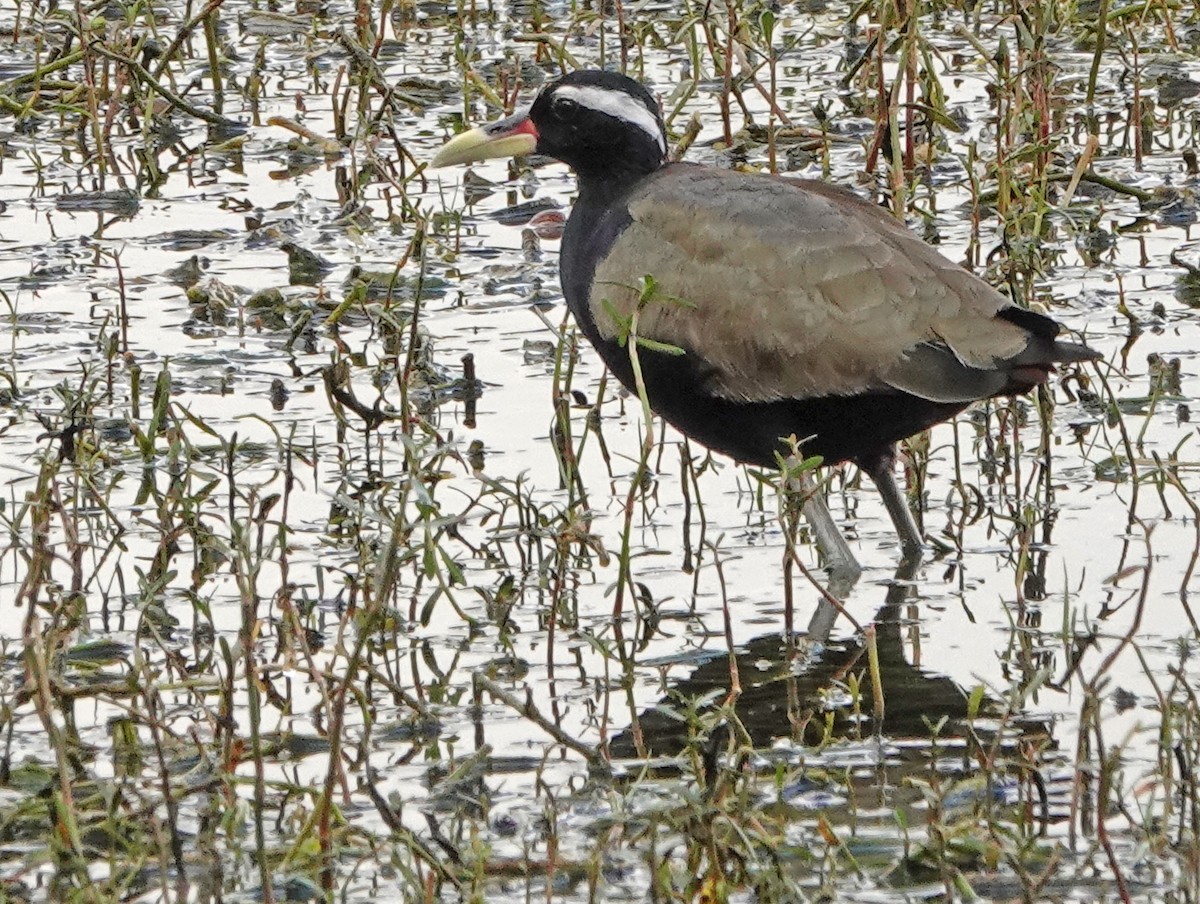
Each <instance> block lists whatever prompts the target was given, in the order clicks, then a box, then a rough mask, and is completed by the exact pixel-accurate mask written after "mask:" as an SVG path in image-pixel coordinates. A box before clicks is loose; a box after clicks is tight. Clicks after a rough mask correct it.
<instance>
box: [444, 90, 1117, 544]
mask: <svg viewBox="0 0 1200 904" xmlns="http://www.w3.org/2000/svg"><path fill="white" fill-rule="evenodd" d="M534 152H536V153H538V154H544V155H546V156H549V157H553V158H555V159H557V160H560V161H562V162H563V163H565V164H567V165H568V166H570V167H571V168H572V169H573V170H575V173H576V174H577V175H578V177H579V199H578V200H577V201H576V202H575V205H574V207H572V209H571V215H570V218H569V219H568V220H567V225H566V230H565V232H564V233H563V237H562V249H561V254H560V257H559V270H560V272H561V276H562V287H563V294H564V295H565V296H566V300H567V305H568V306H569V307H570V310H571V312H572V314H573V315H574V317H575V320H576V322H577V323H578V324H579V327H580V329H581V330H583V332H584V334H585V335H586V336H587V338H588V339H589V340H590V341H591V343H592V345H594V346H595V347H596V350H597V351H598V352H599V353H600V356H601V357H602V358H603V359H604V363H605V364H606V365H608V368H609V369H610V370H611V371H612V372H613V373H614V374H616V376H617V378H618V379H620V381H621V382H622V383H623V384H625V386H626V387H629V388H630V389H631V390H634V391H636V387H635V380H634V374H633V368H632V365H631V361H630V354H629V350H628V348H626V347H625V345H624V343H623V342H622V340H623V339H626V338H628V324H629V321H630V318H631V315H632V314H633V312H634V310H635V309H636V308H638V306H639V303H641V304H642V310H641V311H640V313H639V315H638V326H637V335H638V337H639V338H642V339H648V340H652V341H653V343H655V344H656V345H657V348H656V347H655V345H651V344H647V345H646V346H645V347H639V350H638V358H639V362H640V367H641V371H642V376H643V380H644V385H645V388H646V394H647V396H648V398H649V402H650V406H651V408H652V409H653V410H654V411H655V412H657V413H658V414H659V415H660V416H661V417H663V418H665V419H666V420H667V421H668V422H669V423H671V424H672V425H673V426H675V427H676V428H677V429H678V430H679V431H680V432H682V433H683V434H685V435H687V436H689V437H692V438H693V439H696V440H698V441H699V442H701V443H703V444H704V445H706V446H708V447H709V448H711V449H713V450H715V451H717V452H723V453H725V454H727V455H729V456H731V457H733V458H735V459H736V460H738V461H740V462H745V463H748V464H753V465H759V466H761V467H767V468H773V467H776V466H777V465H778V459H777V455H779V454H783V453H786V451H787V449H788V447H787V445H786V443H785V442H784V438H785V437H789V436H795V437H797V438H799V439H801V440H803V441H804V442H803V444H802V446H801V450H802V452H804V454H806V455H819V456H821V458H822V459H823V462H824V463H825V464H833V463H835V462H841V461H854V462H856V463H857V464H858V465H859V466H860V467H862V468H863V469H864V470H865V471H866V472H867V473H868V474H870V475H871V477H872V479H873V480H874V481H875V484H876V486H877V487H878V488H879V491H880V495H881V496H882V497H883V500H884V504H885V505H886V507H887V510H888V513H889V515H890V516H891V518H892V521H893V523H894V524H895V526H896V531H897V533H898V534H899V536H900V540H901V543H902V546H903V549H904V552H905V556H906V558H908V557H912V556H915V555H916V554H917V553H918V552H919V550H920V547H921V536H920V532H919V531H918V530H917V528H916V525H915V523H914V522H913V519H912V516H911V513H910V512H909V510H908V507H907V504H906V502H905V500H904V497H903V495H902V494H901V493H900V490H899V488H898V487H897V486H896V482H895V479H894V477H893V475H892V466H893V459H894V444H895V443H896V442H897V441H898V440H901V439H904V438H905V437H907V436H911V435H912V434H914V433H917V432H918V431H920V430H924V429H925V428H927V427H931V426H932V425H934V424H936V423H939V422H940V421H944V420H946V419H948V418H950V417H952V416H953V415H955V414H957V413H958V412H960V411H962V410H963V409H964V408H966V407H967V406H968V405H970V404H971V403H972V402H975V401H978V400H980V399H988V398H992V397H994V396H1006V395H1012V394H1016V393H1022V392H1026V391H1028V390H1030V389H1032V388H1034V387H1035V386H1037V385H1038V384H1039V383H1042V382H1045V380H1046V379H1047V378H1048V376H1049V373H1050V371H1051V370H1053V368H1054V365H1056V364H1063V363H1073V362H1082V361H1090V360H1093V359H1096V358H1099V357H1100V355H1099V353H1097V352H1096V351H1094V350H1093V349H1090V348H1088V347H1087V346H1085V345H1079V344H1075V343H1072V342H1065V341H1061V340H1059V339H1058V338H1057V337H1058V335H1059V333H1060V331H1061V329H1062V328H1061V326H1060V324H1058V323H1057V322H1056V321H1054V320H1052V319H1051V318H1049V317H1046V316H1044V315H1042V314H1038V313H1035V312H1033V311H1029V310H1026V309H1024V308H1020V307H1017V306H1015V305H1014V304H1012V303H1011V302H1010V301H1009V300H1008V299H1007V298H1006V297H1004V296H1003V295H1002V294H1000V293H999V292H998V291H996V290H995V289H994V288H992V287H991V286H989V285H988V284H987V283H986V282H984V281H983V280H981V279H980V278H978V277H977V276H974V275H973V274H971V273H970V272H968V271H967V270H965V269H963V268H962V267H960V266H958V265H957V264H955V263H953V262H951V261H950V260H948V259H947V258H945V257H943V256H942V255H941V254H940V253H938V252H937V251H936V250H934V249H933V248H932V247H931V246H930V245H928V244H926V243H925V242H923V241H921V240H920V239H918V238H917V237H916V236H914V235H913V234H912V233H910V232H909V231H908V230H907V229H906V228H905V227H904V226H903V225H902V224H901V223H900V222H898V221H897V220H896V219H895V218H894V217H893V216H892V215H891V214H890V213H888V212H887V211H886V210H884V209H882V208H880V207H876V206H875V205H872V204H869V203H867V202H866V201H863V200H860V199H859V198H858V197H856V196H855V195H853V194H851V193H849V192H848V191H845V190H843V189H840V188H837V187H835V186H832V185H829V184H826V183H824V182H818V181H807V180H803V181H802V180H793V179H784V178H779V177H776V176H766V175H749V174H744V173H739V172H732V171H728V170H722V169H714V168H712V167H707V166H697V165H693V164H687V163H668V162H667V138H666V130H665V128H664V126H663V121H662V117H661V115H660V114H659V106H658V103H657V101H656V100H655V98H654V96H653V95H652V94H651V93H650V92H649V91H648V90H647V89H646V88H645V87H643V86H642V85H640V84H639V83H638V82H636V81H633V80H632V79H629V78H626V77H625V76H623V75H618V74H615V73H611V72H601V71H596V70H588V71H580V72H575V73H571V74H569V75H566V76H564V77H562V78H560V79H558V80H557V81H554V82H551V83H550V84H548V85H547V86H546V87H545V88H543V89H542V91H541V92H540V93H539V94H538V96H537V99H536V100H534V102H533V105H532V106H531V107H530V108H529V109H528V110H526V111H523V112H520V113H517V114H515V115H513V116H510V117H508V118H506V119H503V120H500V121H498V122H494V123H491V124H489V125H485V126H482V127H480V128H476V129H471V130H469V131H467V132H463V133H462V134H460V135H458V136H456V137H455V138H453V139H451V140H450V141H449V142H448V143H447V144H446V145H445V146H444V147H443V148H442V149H441V151H439V152H438V154H437V156H436V157H435V158H434V159H433V161H432V165H433V166H444V165H448V164H452V163H470V162H473V161H478V160H484V159H488V158H492V157H506V156H516V155H521V154H529V153H534ZM645 277H652V278H653V283H654V286H655V293H654V295H655V298H652V299H650V301H651V303H649V304H646V303H645V302H646V299H645V286H646V284H647V283H646V281H645ZM656 299H657V300H656ZM680 352H682V353H680ZM846 552H847V554H848V552H849V551H848V549H847V550H846ZM855 567H857V566H856V565H855Z"/></svg>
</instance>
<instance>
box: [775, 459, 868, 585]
mask: <svg viewBox="0 0 1200 904" xmlns="http://www.w3.org/2000/svg"><path fill="white" fill-rule="evenodd" d="M788 483H789V484H790V486H789V489H792V490H798V491H799V492H800V493H801V494H803V495H802V497H801V498H803V500H804V507H803V509H802V510H803V512H804V519H805V520H806V521H807V522H808V526H809V527H810V528H812V532H813V539H815V540H816V541H817V549H819V550H820V551H821V555H822V556H824V557H825V561H826V562H828V563H829V571H830V575H831V577H833V578H834V579H835V580H837V581H838V582H839V587H840V586H841V585H842V583H843V582H844V583H845V585H846V590H847V591H848V590H849V588H850V587H853V586H854V582H855V581H856V580H858V576H859V575H860V574H861V573H862V566H861V565H859V564H858V560H857V559H856V558H854V553H853V552H851V551H850V544H849V543H847V542H846V538H845V536H843V535H842V532H841V531H840V530H839V529H838V526H837V524H836V523H835V522H834V520H833V514H832V513H831V512H830V511H829V505H828V504H827V503H826V502H825V494H824V493H823V492H822V491H821V488H820V487H818V486H817V483H816V481H815V480H813V477H812V472H811V471H801V472H800V473H799V475H798V476H792V477H789V478H788Z"/></svg>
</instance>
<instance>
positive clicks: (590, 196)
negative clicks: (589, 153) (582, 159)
mask: <svg viewBox="0 0 1200 904" xmlns="http://www.w3.org/2000/svg"><path fill="white" fill-rule="evenodd" d="M577 174H578V176H579V200H578V201H576V202H575V204H576V206H577V207H578V206H580V205H582V206H583V207H584V208H592V209H596V210H601V209H604V208H606V207H608V206H609V205H610V204H612V203H613V202H614V201H615V200H617V199H618V198H620V197H621V196H622V195H624V194H626V193H627V192H628V191H629V189H631V188H632V187H633V186H634V185H636V184H637V183H638V182H640V181H641V180H642V179H644V178H646V176H648V175H650V173H649V172H642V171H641V170H632V169H631V170H621V171H615V172H614V171H613V170H612V169H611V168H610V169H607V170H605V172H604V175H603V176H601V175H593V174H590V173H588V172H586V171H584V172H578V173H577Z"/></svg>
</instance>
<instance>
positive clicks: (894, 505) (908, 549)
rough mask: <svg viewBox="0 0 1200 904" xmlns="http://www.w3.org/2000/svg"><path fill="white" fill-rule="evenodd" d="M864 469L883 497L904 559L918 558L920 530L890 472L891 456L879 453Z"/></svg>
mask: <svg viewBox="0 0 1200 904" xmlns="http://www.w3.org/2000/svg"><path fill="white" fill-rule="evenodd" d="M865 469H866V471H867V473H868V474H870V475H871V480H873V481H874V482H875V487H876V489H878V490H879V495H880V497H881V498H882V499H883V507H884V508H886V509H887V513H888V515H889V516H890V517H891V519H892V524H893V525H895V527H896V533H897V535H898V536H899V537H900V549H901V551H902V553H903V556H904V561H906V562H907V561H910V560H918V559H920V558H921V541H922V538H921V531H920V528H918V527H917V522H916V521H915V520H914V519H913V516H912V511H910V510H909V507H908V500H907V499H905V498H904V493H902V492H901V491H900V487H899V486H897V485H896V477H895V475H893V474H892V457H891V456H890V455H881V456H879V458H878V459H876V460H875V461H873V462H868V463H866V465H865Z"/></svg>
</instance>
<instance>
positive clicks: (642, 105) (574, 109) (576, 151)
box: [529, 69, 667, 181]
mask: <svg viewBox="0 0 1200 904" xmlns="http://www.w3.org/2000/svg"><path fill="white" fill-rule="evenodd" d="M529 119H530V121H532V123H533V125H534V128H536V129H537V152H538V153H539V154H545V155H546V156H548V157H553V158H554V159H556V160H561V161H562V162H563V163H565V164H567V165H568V166H570V167H571V168H572V169H573V170H575V172H576V173H578V174H579V176H580V178H582V179H585V180H590V179H599V180H603V181H624V180H626V179H629V178H636V177H638V176H643V175H646V174H647V173H652V172H654V170H656V169H658V168H659V167H660V166H662V165H663V163H664V162H665V161H666V156H667V133H666V129H665V128H664V127H663V121H662V116H660V115H659V112H658V102H657V101H656V100H655V98H654V95H653V94H651V93H650V92H649V91H647V90H646V89H645V88H644V87H643V86H642V85H640V84H639V83H638V82H635V81H634V80H633V79H631V78H626V77H625V76H623V75H619V74H617V73H615V72H602V71H600V70H597V69H588V70H583V71H580V72H572V73H570V74H569V75H565V76H563V77H562V78H560V79H558V80H557V81H555V82H551V83H550V84H549V85H547V86H546V87H545V88H544V89H542V92H541V94H539V95H538V96H537V100H535V101H534V102H533V106H532V107H531V108H530V110H529Z"/></svg>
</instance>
